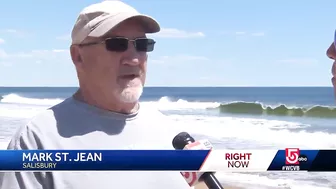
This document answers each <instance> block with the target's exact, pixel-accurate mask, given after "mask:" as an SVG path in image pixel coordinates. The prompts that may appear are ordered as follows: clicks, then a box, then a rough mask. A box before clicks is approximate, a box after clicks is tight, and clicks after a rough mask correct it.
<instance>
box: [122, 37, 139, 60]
mask: <svg viewBox="0 0 336 189" xmlns="http://www.w3.org/2000/svg"><path fill="white" fill-rule="evenodd" d="M140 63H141V53H139V52H138V51H137V50H136V48H135V46H134V44H133V43H132V42H129V44H128V49H127V51H126V52H125V59H124V61H123V64H128V65H131V66H137V65H139V64H140Z"/></svg>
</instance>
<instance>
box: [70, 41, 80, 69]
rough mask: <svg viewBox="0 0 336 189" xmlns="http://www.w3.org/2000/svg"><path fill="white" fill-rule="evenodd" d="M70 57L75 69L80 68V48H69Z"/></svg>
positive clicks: (73, 46)
mask: <svg viewBox="0 0 336 189" xmlns="http://www.w3.org/2000/svg"><path fill="white" fill-rule="evenodd" d="M70 55H71V59H72V62H73V63H74V64H75V66H76V67H78V66H81V65H82V63H83V59H82V56H81V53H80V47H79V46H77V45H71V46H70Z"/></svg>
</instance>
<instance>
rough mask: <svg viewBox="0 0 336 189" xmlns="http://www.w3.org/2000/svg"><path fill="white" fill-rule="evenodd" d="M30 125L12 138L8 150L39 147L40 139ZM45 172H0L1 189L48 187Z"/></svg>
mask: <svg viewBox="0 0 336 189" xmlns="http://www.w3.org/2000/svg"><path fill="white" fill-rule="evenodd" d="M36 137H37V136H36V135H35V133H34V132H33V131H32V130H30V129H29V127H28V126H26V127H22V128H21V129H20V130H19V131H18V132H17V133H16V134H15V135H14V136H13V138H12V139H11V141H10V143H9V145H8V147H7V150H27V149H29V150H35V149H39V144H38V143H39V139H38V138H36ZM44 180H45V173H44V172H0V189H46V188H45V187H43V185H44V184H43V183H44Z"/></svg>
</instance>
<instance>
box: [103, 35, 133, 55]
mask: <svg viewBox="0 0 336 189" xmlns="http://www.w3.org/2000/svg"><path fill="white" fill-rule="evenodd" d="M105 44H106V49H107V50H109V51H116V52H123V51H126V50H127V48H128V40H127V39H124V38H111V39H107V40H106V41H105Z"/></svg>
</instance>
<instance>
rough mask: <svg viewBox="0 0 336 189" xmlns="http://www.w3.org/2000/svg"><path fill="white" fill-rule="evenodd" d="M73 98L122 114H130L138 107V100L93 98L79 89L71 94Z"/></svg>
mask: <svg viewBox="0 0 336 189" xmlns="http://www.w3.org/2000/svg"><path fill="white" fill-rule="evenodd" d="M73 98H74V99H76V100H78V101H82V102H84V103H86V104H89V105H91V106H95V107H97V108H101V109H104V110H107V111H112V112H117V113H122V114H132V113H135V112H137V111H138V110H139V108H140V105H139V102H135V103H121V102H119V103H117V102H106V101H105V100H103V99H97V98H94V97H93V96H92V95H90V94H89V93H84V92H83V91H81V90H80V89H79V90H78V91H77V92H76V93H75V94H74V95H73ZM104 101H105V102H104Z"/></svg>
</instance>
